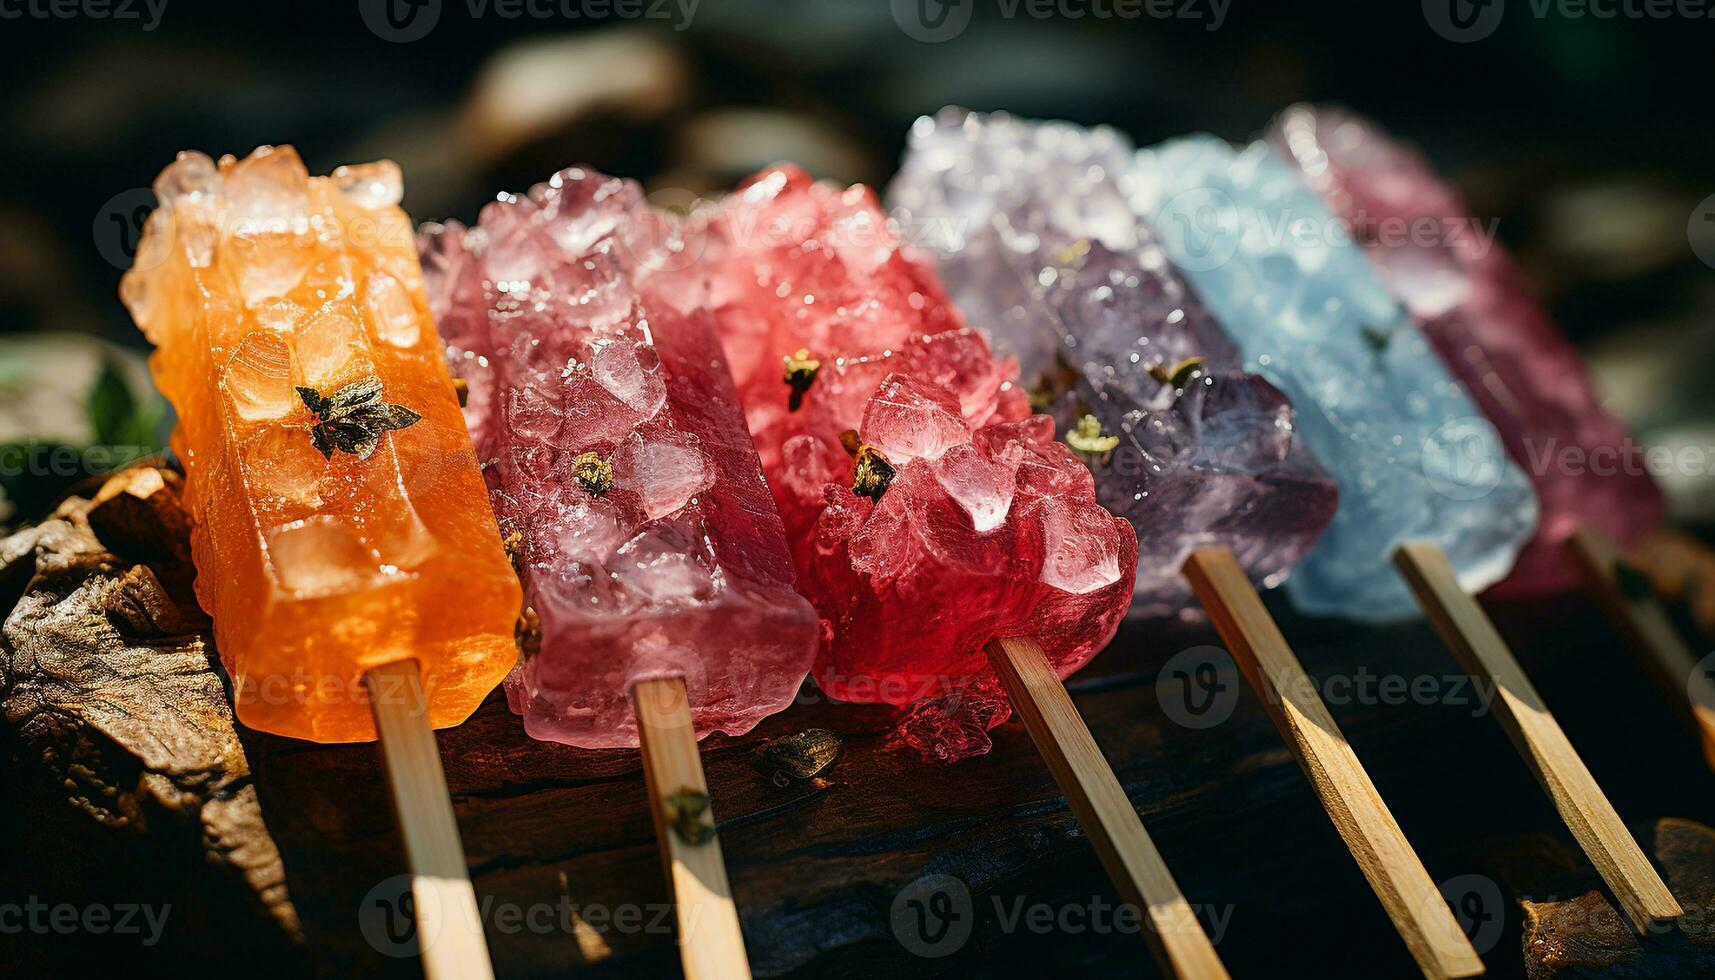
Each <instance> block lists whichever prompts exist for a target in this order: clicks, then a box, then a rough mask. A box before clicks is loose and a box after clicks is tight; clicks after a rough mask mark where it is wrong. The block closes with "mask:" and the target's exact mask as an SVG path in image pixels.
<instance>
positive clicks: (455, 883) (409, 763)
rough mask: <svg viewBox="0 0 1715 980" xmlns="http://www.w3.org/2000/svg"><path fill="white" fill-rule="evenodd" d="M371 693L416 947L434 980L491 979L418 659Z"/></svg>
mask: <svg viewBox="0 0 1715 980" xmlns="http://www.w3.org/2000/svg"><path fill="white" fill-rule="evenodd" d="M363 679H364V682H365V684H366V686H367V687H368V688H369V703H370V708H371V710H372V711H373V713H374V715H375V729H376V732H377V733H378V734H379V735H380V737H381V757H382V760H383V762H384V764H385V765H386V767H387V782H388V785H389V786H391V787H392V790H393V809H394V812H395V813H396V814H397V816H398V819H399V833H400V836H402V837H403V838H404V841H405V858H406V861H407V862H408V863H409V864H410V867H411V899H412V906H413V910H414V915H415V916H416V920H417V943H418V949H419V955H420V956H421V958H422V965H423V975H424V976H425V977H427V978H428V980H472V978H474V980H492V978H493V976H494V967H493V966H492V965H491V964H490V962H489V958H488V942H487V940H486V939H484V937H483V934H482V915H481V912H480V911H479V909H478V906H477V902H476V889H475V888H474V887H472V885H471V883H470V869H469V868H468V867H467V866H466V865H465V860H464V845H463V844H462V843H460V841H459V827H458V820H457V818H456V817H455V816H454V815H453V803H452V798H451V797H450V796H449V794H448V793H447V777H446V773H445V772H444V771H442V769H441V754H440V751H439V750H438V749H437V748H436V747H435V733H434V730H433V729H431V728H430V727H429V710H428V704H427V702H426V701H425V699H424V697H423V682H422V676H421V673H420V670H419V668H418V666H417V661H415V660H401V661H398V662H395V663H390V664H383V665H382V666H380V667H373V668H371V669H370V670H369V671H368V673H366V674H364V675H363Z"/></svg>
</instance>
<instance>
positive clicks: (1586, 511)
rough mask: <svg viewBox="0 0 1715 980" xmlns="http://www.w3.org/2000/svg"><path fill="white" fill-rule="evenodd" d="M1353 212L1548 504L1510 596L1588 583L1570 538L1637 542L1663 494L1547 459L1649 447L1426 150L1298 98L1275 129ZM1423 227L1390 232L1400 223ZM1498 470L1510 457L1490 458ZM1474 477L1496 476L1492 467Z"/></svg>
mask: <svg viewBox="0 0 1715 980" xmlns="http://www.w3.org/2000/svg"><path fill="white" fill-rule="evenodd" d="M1269 142H1270V143H1271V144H1272V145H1273V146H1274V147H1275V149H1276V150H1277V151H1278V152H1281V153H1282V154H1283V156H1284V158H1285V159H1287V160H1289V161H1291V162H1292V163H1293V164H1295V165H1296V166H1297V167H1298V168H1299V170H1300V171H1301V172H1302V173H1303V174H1304V175H1305V177H1306V179H1307V180H1308V181H1309V182H1310V184H1311V185H1312V186H1314V187H1315V188H1316V189H1317V190H1318V191H1319V192H1320V193H1321V195H1322V197H1323V199H1324V200H1325V201H1326V202H1327V203H1328V204H1329V206H1330V207H1331V208H1332V209H1333V210H1334V211H1335V212H1336V213H1338V214H1339V216H1340V219H1341V220H1342V221H1344V222H1345V223H1346V225H1347V227H1348V228H1350V229H1351V230H1352V231H1353V232H1354V238H1355V239H1356V240H1358V241H1362V242H1364V243H1365V248H1364V254H1365V255H1366V256H1367V257H1368V258H1369V260H1370V262H1371V264H1373V265H1374V266H1375V267H1376V269H1377V270H1378V271H1379V272H1380V273H1381V278H1382V280H1383V281H1384V282H1385V283H1386V285H1387V287H1388V289H1389V290H1391V291H1392V293H1393V295H1394V296H1395V297H1396V298H1398V299H1399V301H1400V302H1401V303H1403V304H1405V306H1406V308H1407V309H1408V310H1410V312H1411V315H1412V318H1413V319H1414V320H1415V321H1416V322H1417V324H1418V326H1419V327H1421V328H1422V329H1423V332H1424V333H1425V334H1427V335H1428V337H1429V341H1430V343H1431V344H1433V345H1434V347H1435V351H1436V353H1437V354H1439V355H1440V357H1441V359H1442V360H1443V361H1444V362H1445V363H1446V364H1447V367H1448V368H1449V369H1450V370H1451V371H1452V372H1453V374H1454V375H1456V376H1457V377H1458V378H1459V379H1460V380H1461V381H1463V382H1464V383H1465V386H1466V388H1467V390H1469V391H1470V392H1471V394H1472V396H1473V397H1474V398H1475V399H1476V402H1477V404H1478V405H1479V406H1481V407H1482V409H1483V413H1484V414H1485V415H1486V416H1487V417H1488V418H1489V420H1490V421H1492V422H1493V423H1494V424H1495V426H1496V427H1497V428H1498V429H1499V430H1500V437H1501V439H1502V440H1503V441H1504V442H1505V444H1506V448H1507V451H1508V453H1509V454H1510V455H1511V457H1512V459H1513V461H1514V462H1516V463H1518V464H1519V465H1520V466H1522V467H1523V468H1524V470H1525V472H1526V473H1528V474H1529V475H1530V478H1531V481H1532V485H1533V486H1534V487H1535V489H1536V493H1537V496H1538V497H1539V498H1540V500H1541V502H1542V520H1541V522H1540V525H1539V527H1538V531H1537V535H1536V537H1535V538H1533V539H1532V540H1531V542H1530V544H1529V545H1527V546H1526V547H1525V549H1524V551H1523V552H1522V553H1521V554H1520V555H1519V559H1518V563H1517V565H1516V566H1515V567H1514V569H1513V571H1512V574H1510V575H1509V576H1508V577H1507V578H1506V579H1505V580H1503V581H1502V582H1501V583H1500V584H1499V585H1497V586H1496V587H1495V589H1494V593H1495V594H1497V595H1519V594H1526V595H1531V594H1543V593H1547V592H1554V591H1560V590H1564V589H1567V588H1570V587H1572V586H1573V585H1574V584H1575V581H1574V579H1575V571H1574V568H1573V565H1572V563H1571V562H1568V561H1567V560H1566V556H1565V554H1564V549H1563V545H1564V543H1565V541H1566V539H1567V537H1568V536H1569V535H1571V534H1572V532H1573V531H1575V530H1576V529H1578V528H1579V527H1597V528H1602V529H1604V530H1606V531H1607V532H1608V534H1609V535H1611V536H1612V537H1614V538H1616V539H1618V540H1620V541H1622V542H1625V543H1627V544H1629V545H1636V544H1637V543H1639V542H1641V540H1642V539H1643V537H1644V535H1646V534H1647V533H1648V532H1649V531H1650V530H1651V529H1653V528H1654V527H1656V526H1657V525H1658V524H1659V523H1660V521H1661V519H1662V512H1663V503H1662V498H1661V491H1660V490H1659V488H1657V487H1656V485H1655V482H1654V480H1652V479H1651V477H1650V475H1649V471H1648V470H1647V469H1646V468H1645V467H1643V466H1637V465H1623V464H1622V465H1616V466H1612V467H1604V468H1602V471H1601V472H1597V471H1596V469H1594V468H1589V467H1578V468H1577V470H1576V471H1573V470H1572V469H1570V468H1567V467H1560V466H1553V465H1549V466H1542V465H1537V462H1538V460H1539V459H1540V457H1541V455H1542V453H1543V452H1544V451H1545V447H1548V446H1554V447H1556V448H1557V450H1558V451H1560V452H1571V453H1574V454H1576V455H1577V458H1580V459H1587V460H1589V459H1603V458H1608V459H1612V460H1616V461H1624V460H1628V459H1630V460H1631V461H1633V462H1634V463H1635V462H1636V460H1637V459H1638V456H1639V454H1640V453H1641V449H1640V447H1638V446H1637V444H1636V443H1635V442H1634V441H1633V440H1631V439H1630V438H1629V437H1628V436H1627V434H1626V432H1625V430H1624V428H1622V427H1621V425H1620V423H1619V422H1618V421H1617V420H1616V419H1615V418H1614V417H1613V416H1612V415H1610V414H1609V413H1608V412H1607V411H1606V410H1605V409H1604V408H1603V407H1602V403H1601V400H1600V399H1599V398H1598V397H1597V396H1596V392H1595V390H1594V389H1593V388H1592V387H1591V384H1590V379H1589V378H1588V377H1587V376H1586V374H1585V371H1584V366H1583V363H1582V361H1581V360H1580V358H1579V356H1578V352H1577V351H1576V350H1575V349H1574V348H1573V346H1572V344H1570V343H1569V342H1568V341H1567V339H1566V338H1565V337H1564V336H1562V335H1561V333H1560V331H1559V329H1558V328H1557V327H1556V326H1555V324H1554V322H1553V320H1552V319H1551V318H1550V317H1549V315H1548V312H1547V311H1546V310H1545V309H1544V308H1543V306H1542V304H1541V303H1540V302H1539V301H1537V300H1536V299H1535V298H1534V297H1533V296H1532V295H1531V292H1530V290H1529V288H1528V286H1527V285H1526V283H1525V280H1524V276H1523V275H1522V274H1520V272H1519V270H1518V268H1517V267H1516V266H1515V265H1514V264H1513V262H1512V259H1511V258H1509V257H1508V256H1507V254H1506V252H1505V250H1503V249H1502V248H1501V247H1500V245H1499V244H1498V243H1496V242H1495V241H1494V240H1493V238H1492V236H1493V234H1494V229H1493V228H1492V227H1486V226H1485V225H1484V224H1483V223H1481V222H1479V221H1478V220H1477V219H1476V218H1474V217H1473V216H1472V214H1471V209H1470V206H1469V205H1467V204H1466V203H1465V202H1464V201H1463V200H1461V199H1460V197H1459V194H1458V192H1457V191H1455V190H1454V189H1453V188H1452V187H1451V186H1449V185H1448V184H1446V183H1443V182H1442V181H1441V180H1440V178H1438V177H1436V176H1435V173H1434V172H1433V171H1432V170H1431V169H1430V167H1429V165H1428V163H1426V162H1425V161H1424V160H1423V159H1422V158H1421V157H1419V156H1418V155H1417V154H1416V153H1415V152H1413V151H1411V150H1410V149H1408V148H1407V147H1405V146H1402V145H1400V144H1398V143H1395V142H1393V141H1392V140H1390V139H1389V138H1388V136H1387V134H1385V133H1384V132H1383V131H1382V130H1381V129H1380V128H1378V127H1377V126H1375V125H1374V124H1372V123H1370V122H1369V121H1367V120H1365V119H1362V118H1360V117H1357V116H1354V115H1352V114H1351V113H1348V112H1345V111H1342V110H1337V109H1326V108H1323V109H1318V108H1312V107H1310V106H1295V107H1293V108H1291V109H1289V110H1287V111H1286V112H1285V113H1283V114H1282V115H1281V117H1280V118H1279V119H1277V120H1276V121H1275V123H1274V125H1273V126H1272V127H1270V130H1269ZM1401 228H1403V229H1410V233H1408V234H1404V235H1399V234H1397V233H1396V234H1377V233H1375V231H1376V230H1378V229H1379V230H1381V231H1383V232H1386V231H1388V230H1392V229H1401ZM1484 463H1485V464H1487V465H1488V466H1495V465H1499V459H1498V457H1497V458H1494V459H1492V460H1491V459H1485V460H1484ZM1472 476H1473V477H1474V479H1475V482H1474V483H1472V484H1471V485H1474V486H1481V485H1492V483H1493V482H1494V475H1493V473H1492V471H1491V470H1490V469H1488V468H1487V466H1485V467H1484V468H1481V469H1478V470H1477V471H1475V472H1473V474H1472Z"/></svg>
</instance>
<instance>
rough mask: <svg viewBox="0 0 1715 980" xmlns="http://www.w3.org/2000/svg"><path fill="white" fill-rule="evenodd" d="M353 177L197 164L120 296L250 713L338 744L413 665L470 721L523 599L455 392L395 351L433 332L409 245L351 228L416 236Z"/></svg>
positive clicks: (386, 169)
mask: <svg viewBox="0 0 1715 980" xmlns="http://www.w3.org/2000/svg"><path fill="white" fill-rule="evenodd" d="M361 173H370V174H378V175H382V177H385V175H386V174H388V173H393V174H395V175H396V173H397V170H396V168H391V165H388V166H382V167H371V168H353V169H352V171H348V172H347V177H350V176H351V175H352V174H361ZM345 183H346V184H347V186H345V187H340V186H336V182H334V181H332V180H330V179H329V178H324V177H310V176H308V175H307V174H306V173H305V172H304V167H303V164H302V162H301V161H299V160H298V157H297V154H296V153H294V152H292V150H291V149H290V148H289V147H281V148H278V149H275V148H267V147H265V148H263V149H261V150H258V151H257V152H256V153H254V154H252V155H251V156H250V157H249V158H247V159H245V160H242V161H240V160H236V159H234V158H232V157H225V158H223V159H222V160H221V161H220V163H219V165H218V168H217V167H216V165H214V164H213V163H212V162H211V161H209V159H208V158H207V157H205V156H202V155H201V154H192V153H187V154H181V155H180V157H179V159H178V160H177V161H176V162H174V163H173V164H171V165H170V166H168V167H167V169H166V170H165V171H164V172H163V173H162V174H161V177H160V179H159V180H158V181H157V182H156V189H157V192H158V194H159V196H160V198H161V200H162V207H161V208H160V209H158V210H157V211H156V212H155V213H154V214H153V215H151V216H150V218H149V221H148V223H147V225H146V226H145V230H144V241H143V243H142V244H141V246H140V251H139V254H140V255H141V254H146V255H148V256H149V257H150V259H151V261H148V262H142V261H139V262H137V263H136V264H134V265H133V267H132V269H131V270H130V271H129V272H127V273H126V275H125V278H124V281H123V282H122V283H121V287H120V295H121V296H122V297H123V298H124V300H125V302H126V304H127V306H128V307H129V308H130V310H131V314H132V316H133V317H134V318H135V319H136V321H137V325H138V326H139V327H141V328H142V329H143V332H144V334H145V335H146V336H147V337H148V338H149V339H150V341H152V342H153V343H154V344H155V345H156V346H157V348H158V349H157V351H156V353H155V355H154V357H152V358H151V359H150V368H151V370H152V371H153V373H154V376H155V380H156V383H157V384H158V385H159V386H160V388H161V390H162V391H163V392H164V393H165V394H166V395H167V397H168V398H170V399H171V400H172V403H173V406H174V408H175V410H176V412H177V415H178V423H179V425H178V428H177V430H176V431H175V432H174V434H173V448H174V450H175V452H176V453H177V455H178V458H179V459H180V460H182V461H183V463H184V466H185V494H184V497H185V505H186V507H187V508H188V510H189V512H190V515H191V518H192V530H191V550H192V554H193V557H194V558H195V560H196V565H197V580H196V593H197V599H198V601H199V602H200V603H201V604H202V606H203V608H204V609H206V610H208V612H209V614H210V615H211V616H212V617H213V620H214V633H215V639H216V645H217V647H218V648H219V651H220V656H221V659H222V661H223V663H224V664H225V666H226V669H227V672H228V673H229V674H230V676H231V677H232V678H233V680H234V682H235V688H236V690H235V698H234V700H235V707H236V711H237V715H238V719H239V720H240V721H242V722H243V723H244V724H245V725H247V726H249V727H251V728H254V729H258V730H261V731H268V732H274V733H277V734H280V735H285V736H290V737H295V738H306V739H313V740H316V741H321V742H350V741H361V740H369V739H373V738H375V722H374V717H373V715H372V713H371V711H370V706H369V704H368V702H367V700H366V698H365V687H364V675H365V673H366V672H367V671H368V670H369V669H370V668H372V667H375V666H378V665H381V664H385V663H390V662H395V661H400V660H404V659H412V660H416V661H417V662H418V663H419V664H420V665H421V668H422V671H423V674H424V689H425V692H426V696H427V700H428V716H429V721H430V722H431V724H433V725H435V726H437V727H445V726H448V725H455V724H458V723H459V722H461V721H463V720H464V719H465V718H467V717H469V715H470V713H471V712H472V711H474V710H475V709H476V706H477V705H478V704H480V703H482V700H483V699H484V698H485V697H487V695H488V694H489V693H490V692H491V691H492V690H493V689H494V687H495V685H497V684H499V683H500V681H501V679H502V677H504V675H505V674H506V673H507V672H508V671H509V670H511V668H512V665H513V663H514V662H515V661H516V659H517V651H516V647H515V645H514V629H515V624H516V621H517V617H518V610H519V608H520V605H521V597H520V594H519V588H518V579H517V576H516V575H515V574H514V572H513V570H512V567H511V564H510V562H509V561H508V560H507V557H506V554H505V552H504V550H503V549H502V547H501V541H500V534H499V528H498V527H497V525H496V523H495V520H494V515H493V514H492V513H491V512H490V511H489V509H488V507H487V503H486V497H485V495H486V487H485V486H484V480H483V476H482V474H481V472H480V471H479V470H478V467H477V462H476V458H475V454H474V452H473V451H472V446H471V441H470V436H469V435H468V433H467V432H466V430H465V426H464V420H463V419H462V418H461V417H460V414H459V406H458V400H457V398H456V397H455V395H454V392H453V388H452V379H451V377H450V376H449V375H448V374H447V372H446V369H445V368H444V367H443V366H442V363H441V360H440V358H438V357H435V358H425V357H423V356H422V355H421V348H418V349H417V350H408V349H406V346H408V345H401V344H399V343H396V342H395V341H397V340H398V339H400V338H404V337H413V338H428V339H429V340H431V341H434V338H435V333H434V324H433V323H432V322H430V321H429V320H428V317H427V314H426V312H420V311H418V310H417V309H416V308H415V304H413V303H412V302H411V296H412V295H413V294H414V293H416V291H417V290H419V289H421V288H422V287H421V284H420V282H421V279H420V277H421V273H420V271H419V270H418V266H417V258H416V250H415V248H414V247H413V243H412V241H411V238H410V236H409V234H406V235H403V236H400V235H398V234H392V235H386V234H377V235H366V234H363V233H348V232H353V231H354V229H360V227H361V228H367V229H380V228H392V229H397V228H403V227H408V225H409V219H408V218H407V217H406V216H405V214H404V213H403V212H402V211H400V210H399V209H398V208H397V207H395V206H393V204H391V203H387V202H385V201H383V200H381V199H380V198H377V197H375V196H374V195H369V196H368V197H365V193H364V192H362V191H361V189H356V190H355V191H354V188H353V187H352V186H350V181H349V180H348V181H346V182H345ZM353 192H356V193H357V196H358V197H359V199H360V200H359V201H357V202H354V201H353V200H352V199H351V195H352V193H353ZM392 200H393V201H396V200H397V195H396V194H394V195H393V197H392ZM401 300H403V302H400V301H401ZM377 338H382V339H383V342H380V343H378V342H376V339H377ZM388 338H391V339H388ZM413 343H414V341H413ZM433 346H434V347H435V348H437V349H438V346H439V345H438V342H436V343H434V344H433Z"/></svg>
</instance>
